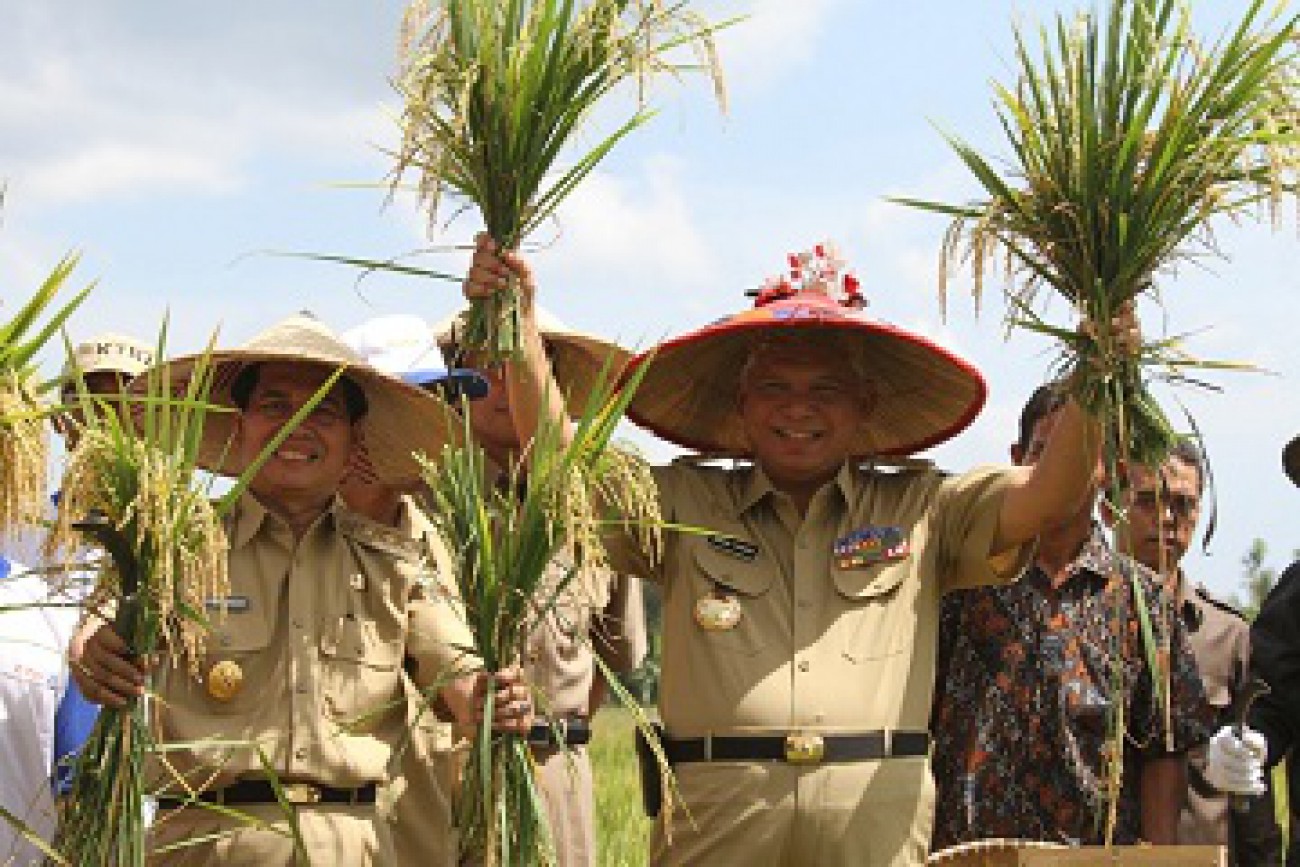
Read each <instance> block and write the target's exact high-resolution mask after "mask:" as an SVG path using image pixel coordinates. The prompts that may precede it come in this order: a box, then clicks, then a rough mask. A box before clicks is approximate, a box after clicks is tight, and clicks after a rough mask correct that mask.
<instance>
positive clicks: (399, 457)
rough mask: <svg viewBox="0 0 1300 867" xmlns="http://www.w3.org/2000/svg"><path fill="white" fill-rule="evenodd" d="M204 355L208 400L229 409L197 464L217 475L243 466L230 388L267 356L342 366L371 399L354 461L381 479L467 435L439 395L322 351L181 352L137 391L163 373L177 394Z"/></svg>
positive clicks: (211, 427)
mask: <svg viewBox="0 0 1300 867" xmlns="http://www.w3.org/2000/svg"><path fill="white" fill-rule="evenodd" d="M205 357H206V358H207V359H208V363H209V364H210V365H211V370H212V373H211V379H212V387H211V390H210V391H209V393H208V403H209V404H211V405H212V406H215V407H219V408H223V409H226V410H232V411H230V412H220V411H216V412H209V413H208V414H207V416H206V418H205V420H204V427H203V437H202V440H201V442H200V445H199V455H198V463H199V465H200V466H201V467H203V468H204V469H206V470H210V471H212V472H214V473H218V474H221V475H230V476H234V475H239V474H240V473H241V472H243V470H244V467H242V466H240V465H239V464H238V463H237V462H236V461H235V460H234V455H233V453H232V449H231V445H232V442H233V435H234V431H235V417H236V413H235V412H234V411H237V410H238V409H239V408H238V406H237V405H236V404H235V401H234V398H233V396H232V394H231V386H232V385H233V384H234V382H235V380H236V378H237V377H238V376H239V374H240V373H241V372H242V371H243V370H245V369H247V368H248V367H250V366H252V365H256V364H265V363H269V362H284V363H290V364H304V365H309V366H312V367H317V368H320V369H321V370H322V371H323V372H325V373H326V374H329V373H332V372H334V371H336V370H339V369H340V368H342V369H343V376H345V377H347V378H348V379H349V380H351V381H352V382H353V383H355V384H356V385H357V386H358V387H359V388H360V389H361V390H362V392H363V393H364V394H365V396H366V403H367V410H366V413H365V415H364V416H362V417H361V418H360V419H359V420H358V421H357V422H356V423H355V424H356V429H357V432H358V443H357V445H358V458H357V461H356V463H357V464H358V465H359V466H361V467H366V468H368V469H372V470H373V473H374V477H375V478H376V479H377V480H378V481H380V482H383V483H384V484H388V485H392V486H395V487H407V486H409V485H411V484H412V483H414V482H416V481H418V480H419V478H420V477H421V467H420V464H419V462H418V461H417V460H416V458H415V455H416V454H417V453H423V454H425V455H428V456H430V457H436V456H437V455H439V454H440V453H441V452H442V450H443V447H444V446H446V445H449V444H454V443H458V442H460V441H461V440H462V439H463V437H461V435H460V431H461V429H462V422H461V420H460V418H459V416H457V414H456V413H455V411H454V410H452V408H451V407H450V406H449V405H447V404H446V403H445V402H443V401H442V400H440V399H439V398H438V397H436V396H435V395H434V394H432V393H430V392H427V391H425V390H423V389H421V388H419V387H417V386H414V385H410V384H408V383H406V382H403V381H402V380H400V379H398V378H396V377H393V376H390V375H388V374H386V373H383V372H381V371H379V370H376V369H375V368H373V367H370V366H369V365H366V364H358V363H352V362H349V361H345V360H340V359H338V358H330V357H326V356H323V355H321V356H317V355H311V354H304V353H300V352H292V351H285V352H277V351H274V350H261V349H258V350H249V349H231V350H215V351H213V352H211V353H209V354H208V355H207V356H204V355H188V356H180V357H177V358H174V359H171V360H170V361H167V362H165V363H163V364H161V365H158V366H157V367H155V368H154V369H153V371H151V372H150V373H149V374H147V375H145V376H141V377H138V378H137V379H136V380H134V382H133V383H132V386H133V390H142V389H143V388H145V387H147V382H148V381H149V380H150V379H153V378H159V377H160V378H162V381H164V382H167V383H169V386H170V390H171V392H172V393H173V394H177V395H179V394H183V393H185V392H186V390H187V389H188V387H189V381H190V379H191V377H192V376H193V375H194V372H195V370H196V368H197V367H198V365H199V364H200V363H201V361H202V359H204V358H205Z"/></svg>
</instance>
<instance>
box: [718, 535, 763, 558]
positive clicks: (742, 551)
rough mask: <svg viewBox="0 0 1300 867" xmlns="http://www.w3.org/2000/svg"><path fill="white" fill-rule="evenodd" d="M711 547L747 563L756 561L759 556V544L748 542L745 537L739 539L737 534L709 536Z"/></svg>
mask: <svg viewBox="0 0 1300 867" xmlns="http://www.w3.org/2000/svg"><path fill="white" fill-rule="evenodd" d="M707 541H708V543H709V547H710V548H712V549H713V550H715V551H721V552H722V553H723V554H728V555H730V556H732V557H736V558H738V559H740V560H744V561H745V562H747V563H752V562H754V559H755V558H756V557H758V546H757V545H755V544H754V543H753V542H746V541H745V540H744V539H737V538H736V537H735V536H710V537H709V538H708V540H707Z"/></svg>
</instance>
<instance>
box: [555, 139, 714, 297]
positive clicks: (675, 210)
mask: <svg viewBox="0 0 1300 867" xmlns="http://www.w3.org/2000/svg"><path fill="white" fill-rule="evenodd" d="M558 223H559V229H560V233H561V238H560V243H559V253H558V255H557V260H556V267H557V268H558V269H559V270H562V271H565V272H570V273H573V272H581V271H586V270H588V269H592V268H596V269H607V268H612V267H617V268H619V269H621V270H624V271H625V272H636V273H639V274H641V275H643V276H646V277H650V278H662V279H663V280H665V281H668V282H670V283H677V284H681V283H685V282H688V281H690V280H692V279H694V278H695V277H697V276H698V275H699V274H700V273H701V272H702V271H704V270H706V269H708V268H709V267H710V264H711V262H712V256H711V255H710V252H709V246H708V243H707V241H706V240H705V238H704V237H703V235H702V234H701V232H700V229H699V228H698V227H697V226H696V225H695V224H694V221H693V218H692V209H691V207H690V204H689V202H688V201H687V196H686V191H685V190H684V189H683V187H682V172H681V164H680V163H679V162H678V161H677V160H675V159H669V158H664V157H658V158H651V159H650V160H648V161H646V163H645V164H644V165H643V166H642V169H641V172H640V174H639V175H638V176H635V177H631V178H628V177H618V176H614V175H611V174H608V173H593V174H592V175H590V176H589V177H588V178H587V180H586V181H585V182H584V183H583V184H582V185H581V186H579V187H578V188H577V190H576V191H575V192H574V193H573V195H572V197H571V198H570V199H569V200H567V201H566V202H565V204H564V205H563V206H562V208H561V210H560V213H559V221H558Z"/></svg>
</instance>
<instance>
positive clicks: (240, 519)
mask: <svg viewBox="0 0 1300 867" xmlns="http://www.w3.org/2000/svg"><path fill="white" fill-rule="evenodd" d="M343 509H344V506H343V501H342V500H341V499H339V496H338V494H335V495H334V496H333V498H331V499H330V504H329V505H328V506H326V507H325V512H324V513H323V514H322V515H321V516H320V517H319V518H317V519H316V521H315V522H313V524H312V526H313V527H315V526H317V525H319V524H320V523H321V521H322V520H328V521H330V522H331V523H335V522H337V520H338V514H339V512H340V511H342V510H343ZM268 522H269V523H273V524H277V525H279V526H285V523H284V521H282V520H281V519H280V518H278V517H276V516H275V513H274V512H272V511H271V510H270V509H268V508H266V506H264V505H262V502H261V500H259V499H257V496H256V495H255V494H253V492H252V491H244V493H243V494H242V495H241V496H240V498H239V502H238V503H237V504H236V506H235V510H234V513H233V517H232V518H231V525H230V532H229V537H230V550H232V551H237V550H239V549H240V548H243V547H244V546H245V545H247V544H248V543H249V542H251V541H252V540H253V537H254V536H256V535H257V534H258V532H260V531H261V529H262V527H263V526H264V525H265V524H267V523H268Z"/></svg>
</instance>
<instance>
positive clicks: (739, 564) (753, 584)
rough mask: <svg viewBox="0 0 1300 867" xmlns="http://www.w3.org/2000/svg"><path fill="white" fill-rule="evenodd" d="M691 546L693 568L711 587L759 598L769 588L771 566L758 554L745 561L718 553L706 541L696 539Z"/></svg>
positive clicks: (728, 554) (735, 556) (770, 584)
mask: <svg viewBox="0 0 1300 867" xmlns="http://www.w3.org/2000/svg"><path fill="white" fill-rule="evenodd" d="M694 546H695V552H694V556H695V564H696V565H697V566H699V567H700V571H701V572H703V573H704V574H705V575H706V576H708V578H709V579H710V580H712V581H713V583H715V584H719V585H721V586H722V587H724V588H726V589H728V590H734V591H735V592H737V593H740V594H742V595H745V596H762V595H763V594H764V593H766V592H767V591H768V589H769V588H770V587H771V586H772V572H773V569H774V568H775V567H774V564H772V563H769V562H767V561H765V560H764V559H763V556H762V555H761V554H757V553H756V554H755V556H754V559H752V560H748V559H745V558H744V557H740V556H738V555H736V554H731V553H727V552H725V551H719V550H717V549H716V548H714V547H713V546H712V545H710V544H709V542H708V540H707V539H696V540H695V541H694Z"/></svg>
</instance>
